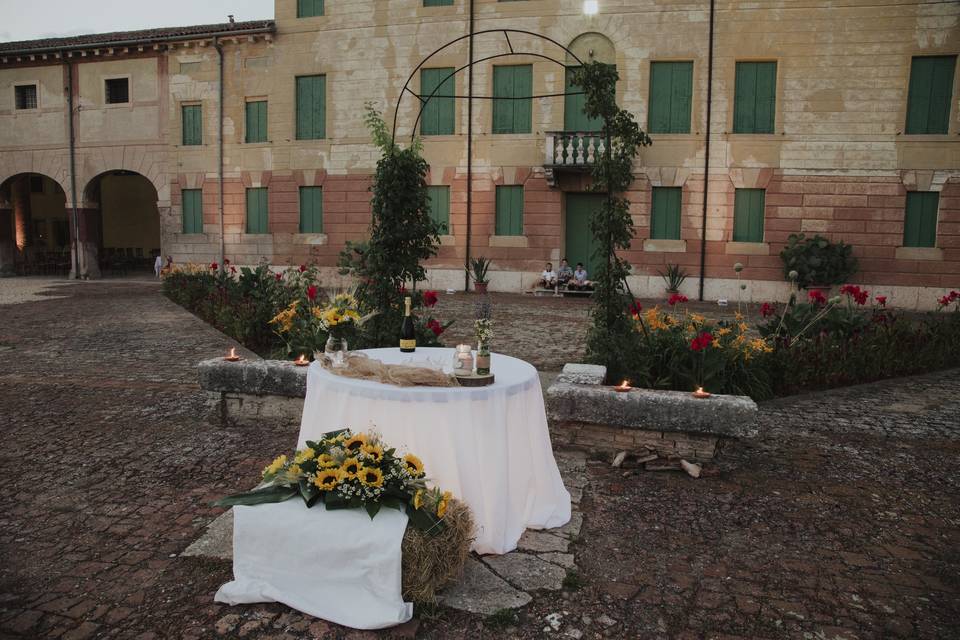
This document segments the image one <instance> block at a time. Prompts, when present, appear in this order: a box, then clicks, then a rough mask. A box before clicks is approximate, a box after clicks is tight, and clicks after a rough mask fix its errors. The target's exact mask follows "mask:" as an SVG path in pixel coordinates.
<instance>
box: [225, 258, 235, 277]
mask: <svg viewBox="0 0 960 640" xmlns="http://www.w3.org/2000/svg"><path fill="white" fill-rule="evenodd" d="M224 262H226V260H224ZM230 273H232V274H236V273H237V268H236V267H230Z"/></svg>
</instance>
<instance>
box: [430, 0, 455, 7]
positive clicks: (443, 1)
mask: <svg viewBox="0 0 960 640" xmlns="http://www.w3.org/2000/svg"><path fill="white" fill-rule="evenodd" d="M423 6H425V7H452V6H453V0H423Z"/></svg>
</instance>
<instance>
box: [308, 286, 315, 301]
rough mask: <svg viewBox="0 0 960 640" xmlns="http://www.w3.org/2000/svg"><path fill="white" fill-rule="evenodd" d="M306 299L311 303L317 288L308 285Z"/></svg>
mask: <svg viewBox="0 0 960 640" xmlns="http://www.w3.org/2000/svg"><path fill="white" fill-rule="evenodd" d="M307 298H308V299H309V300H311V301H313V300H315V299H316V298H317V287H316V285H310V286H309V287H307Z"/></svg>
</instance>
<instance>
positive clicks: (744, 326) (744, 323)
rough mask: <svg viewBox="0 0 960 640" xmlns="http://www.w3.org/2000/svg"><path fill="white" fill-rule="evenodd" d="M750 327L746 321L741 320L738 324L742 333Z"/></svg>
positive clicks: (738, 328)
mask: <svg viewBox="0 0 960 640" xmlns="http://www.w3.org/2000/svg"><path fill="white" fill-rule="evenodd" d="M749 328H750V327H748V326H747V323H746V322H741V323H739V324H738V325H737V330H739V331H740V333H745V332H746V331H747V329H749Z"/></svg>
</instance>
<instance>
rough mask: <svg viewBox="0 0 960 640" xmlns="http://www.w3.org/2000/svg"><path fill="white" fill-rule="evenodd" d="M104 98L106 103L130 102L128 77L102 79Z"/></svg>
mask: <svg viewBox="0 0 960 640" xmlns="http://www.w3.org/2000/svg"><path fill="white" fill-rule="evenodd" d="M104 98H105V100H106V103H107V104H124V103H126V102H130V79H129V78H111V79H110V80H104Z"/></svg>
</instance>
